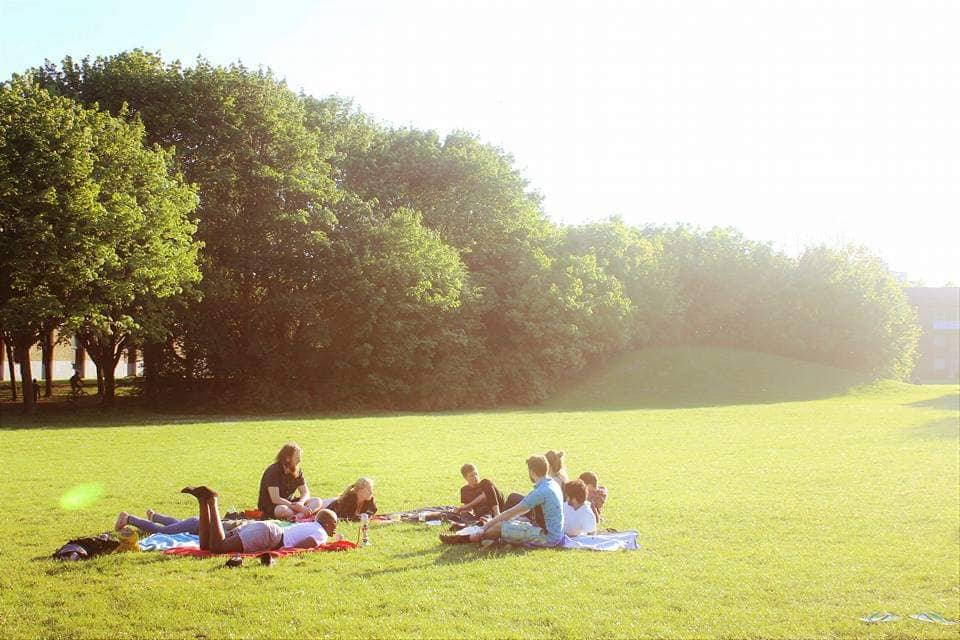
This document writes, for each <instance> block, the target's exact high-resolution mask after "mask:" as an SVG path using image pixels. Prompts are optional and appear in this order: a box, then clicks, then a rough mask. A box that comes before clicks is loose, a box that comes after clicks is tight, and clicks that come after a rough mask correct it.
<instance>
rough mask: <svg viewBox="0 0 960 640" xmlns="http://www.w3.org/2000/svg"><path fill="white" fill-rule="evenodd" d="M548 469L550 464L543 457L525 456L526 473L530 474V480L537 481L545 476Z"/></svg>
mask: <svg viewBox="0 0 960 640" xmlns="http://www.w3.org/2000/svg"><path fill="white" fill-rule="evenodd" d="M549 471H550V465H549V464H548V463H547V459H546V458H545V457H543V456H536V455H534V456H530V457H529V458H527V473H529V474H530V480H531V481H533V482H537V481H539V480H540V479H541V478H545V477H546V476H547V472H549Z"/></svg>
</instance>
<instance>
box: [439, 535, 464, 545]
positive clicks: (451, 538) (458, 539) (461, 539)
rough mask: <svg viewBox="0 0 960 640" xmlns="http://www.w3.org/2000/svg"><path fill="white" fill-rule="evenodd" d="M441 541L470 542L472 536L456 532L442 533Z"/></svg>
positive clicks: (452, 542) (451, 542)
mask: <svg viewBox="0 0 960 640" xmlns="http://www.w3.org/2000/svg"><path fill="white" fill-rule="evenodd" d="M440 542H442V543H443V544H470V536H460V535H457V534H455V533H441V534H440Z"/></svg>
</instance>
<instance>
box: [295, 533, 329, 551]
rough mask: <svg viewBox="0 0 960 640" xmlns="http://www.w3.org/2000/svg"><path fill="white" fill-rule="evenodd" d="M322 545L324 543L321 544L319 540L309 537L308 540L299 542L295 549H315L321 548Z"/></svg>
mask: <svg viewBox="0 0 960 640" xmlns="http://www.w3.org/2000/svg"><path fill="white" fill-rule="evenodd" d="M321 544H323V542H321V541H320V539H319V538H314V537H313V536H309V537H307V538H304V539H303V540H301V541H300V542H298V543H297V544H296V545H294V548H295V549H313V548H314V547H319V546H320V545H321Z"/></svg>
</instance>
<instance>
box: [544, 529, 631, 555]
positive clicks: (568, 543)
mask: <svg viewBox="0 0 960 640" xmlns="http://www.w3.org/2000/svg"><path fill="white" fill-rule="evenodd" d="M639 535H640V534H638V533H637V532H636V531H617V532H609V533H597V534H595V535H592V536H576V537H575V538H570V537H568V536H563V540H562V541H561V542H560V548H561V549H589V550H592V551H636V550H637V549H639V548H640V544H639V543H638V542H637V538H638V537H639Z"/></svg>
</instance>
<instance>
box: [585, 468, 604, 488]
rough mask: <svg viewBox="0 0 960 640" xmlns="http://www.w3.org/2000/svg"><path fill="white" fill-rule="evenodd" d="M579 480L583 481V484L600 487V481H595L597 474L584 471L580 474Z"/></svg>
mask: <svg viewBox="0 0 960 640" xmlns="http://www.w3.org/2000/svg"><path fill="white" fill-rule="evenodd" d="M580 479H581V480H583V482H584V484H592V485H593V486H595V487H599V486H600V481H599V480H597V474H595V473H594V472H593V471H584V472H583V473H581V474H580Z"/></svg>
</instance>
